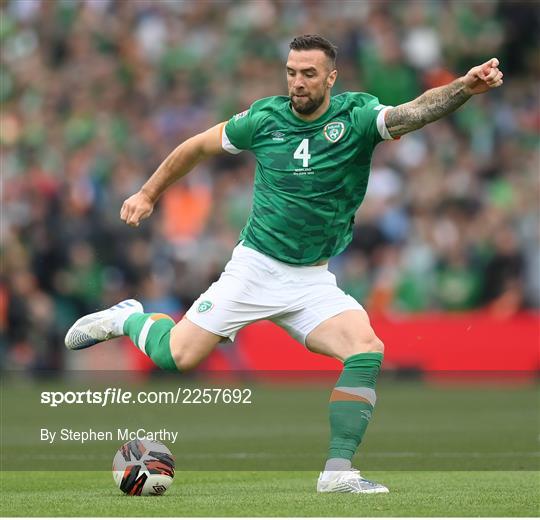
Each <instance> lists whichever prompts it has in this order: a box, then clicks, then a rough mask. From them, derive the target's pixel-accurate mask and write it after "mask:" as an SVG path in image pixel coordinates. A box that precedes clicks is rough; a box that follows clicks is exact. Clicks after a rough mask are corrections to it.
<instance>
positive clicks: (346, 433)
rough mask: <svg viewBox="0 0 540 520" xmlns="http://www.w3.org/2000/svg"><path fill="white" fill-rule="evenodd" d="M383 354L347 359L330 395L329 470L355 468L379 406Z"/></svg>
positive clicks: (327, 469) (370, 354) (363, 354)
mask: <svg viewBox="0 0 540 520" xmlns="http://www.w3.org/2000/svg"><path fill="white" fill-rule="evenodd" d="M382 360H383V354H382V353H380V352H365V353H362V354H355V355H354V356H351V357H349V358H347V359H346V360H345V362H344V364H343V372H342V373H341V376H340V378H339V379H338V381H337V383H336V387H335V388H334V391H333V392H332V395H331V396H330V449H329V452H328V460H327V462H326V466H325V471H343V470H347V469H350V468H351V459H352V458H353V455H354V453H355V451H356V449H357V448H358V445H359V444H360V442H361V441H362V438H363V436H364V433H365V431H366V428H367V426H368V424H369V421H370V419H371V414H372V412H373V408H374V406H375V401H376V396H375V382H376V381H377V376H378V375H379V371H380V369H381V364H382Z"/></svg>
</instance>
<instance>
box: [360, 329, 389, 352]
mask: <svg viewBox="0 0 540 520" xmlns="http://www.w3.org/2000/svg"><path fill="white" fill-rule="evenodd" d="M364 352H379V353H380V354H384V343H383V342H382V341H381V340H380V339H379V338H378V337H377V336H375V334H373V337H372V338H370V340H369V341H368V342H367V343H366V345H365V350H364Z"/></svg>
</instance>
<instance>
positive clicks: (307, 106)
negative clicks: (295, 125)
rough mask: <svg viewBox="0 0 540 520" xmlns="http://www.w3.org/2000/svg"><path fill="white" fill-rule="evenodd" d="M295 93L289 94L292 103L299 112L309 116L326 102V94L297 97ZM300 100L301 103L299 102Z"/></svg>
mask: <svg viewBox="0 0 540 520" xmlns="http://www.w3.org/2000/svg"><path fill="white" fill-rule="evenodd" d="M294 96H295V95H294V94H291V95H290V96H289V98H290V100H291V105H292V106H293V108H294V109H295V110H296V112H298V113H299V114H302V115H305V116H308V115H310V114H313V112H315V110H317V109H318V108H319V107H320V106H321V105H322V104H323V102H324V94H323V95H322V96H320V97H316V98H314V97H311V96H308V95H306V96H305V97H301V98H295V97H294ZM299 101H300V103H299Z"/></svg>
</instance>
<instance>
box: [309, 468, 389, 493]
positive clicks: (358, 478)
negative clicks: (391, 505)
mask: <svg viewBox="0 0 540 520" xmlns="http://www.w3.org/2000/svg"><path fill="white" fill-rule="evenodd" d="M317 491H318V492H319V493H388V488H387V487H386V486H383V485H382V484H377V482H372V481H371V480H367V479H365V478H363V477H362V475H360V471H358V470H357V469H349V470H346V471H323V472H322V473H321V474H320V475H319V480H318V481H317Z"/></svg>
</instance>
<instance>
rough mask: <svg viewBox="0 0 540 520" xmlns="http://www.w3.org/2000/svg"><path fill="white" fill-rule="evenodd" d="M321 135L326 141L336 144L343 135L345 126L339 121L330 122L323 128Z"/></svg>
mask: <svg viewBox="0 0 540 520" xmlns="http://www.w3.org/2000/svg"><path fill="white" fill-rule="evenodd" d="M323 133H324V137H326V139H327V140H328V141H330V142H331V143H337V142H338V141H339V140H340V139H341V137H342V136H343V134H344V133H345V125H344V124H343V123H342V122H341V121H332V122H331V123H328V124H327V125H326V126H325V127H324V130H323Z"/></svg>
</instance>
